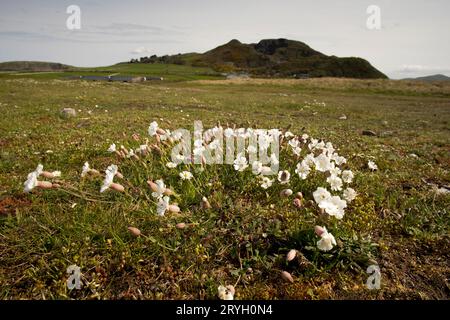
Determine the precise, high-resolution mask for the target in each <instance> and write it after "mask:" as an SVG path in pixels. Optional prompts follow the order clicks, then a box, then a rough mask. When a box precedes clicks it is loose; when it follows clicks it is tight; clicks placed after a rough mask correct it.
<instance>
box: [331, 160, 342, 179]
mask: <svg viewBox="0 0 450 320" xmlns="http://www.w3.org/2000/svg"><path fill="white" fill-rule="evenodd" d="M329 171H330V174H331V175H334V176H338V175H340V174H341V172H342V171H341V169H340V168H339V167H336V166H335V165H334V163H333V162H332V163H331V168H330V170H329Z"/></svg>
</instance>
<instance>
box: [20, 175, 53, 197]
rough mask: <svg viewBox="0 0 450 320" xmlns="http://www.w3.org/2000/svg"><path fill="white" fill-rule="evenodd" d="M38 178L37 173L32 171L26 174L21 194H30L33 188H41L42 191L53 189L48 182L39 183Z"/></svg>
mask: <svg viewBox="0 0 450 320" xmlns="http://www.w3.org/2000/svg"><path fill="white" fill-rule="evenodd" d="M38 176H39V173H38V171H33V172H31V173H29V174H28V177H27V180H26V181H25V182H24V184H23V185H24V189H23V192H26V193H28V192H30V191H31V190H33V189H34V188H36V187H38V188H42V189H50V188H52V187H53V184H52V183H51V182H48V181H39V180H38V179H37V178H38Z"/></svg>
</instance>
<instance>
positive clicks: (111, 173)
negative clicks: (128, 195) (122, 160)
mask: <svg viewBox="0 0 450 320" xmlns="http://www.w3.org/2000/svg"><path fill="white" fill-rule="evenodd" d="M105 174H106V175H105V179H104V180H103V184H102V186H101V188H100V192H101V193H103V192H105V191H106V190H108V189H109V188H111V189H113V190H116V191H119V192H123V191H124V190H125V188H124V187H123V186H122V185H121V184H119V183H115V182H114V177H115V176H116V175H117V176H119V169H118V168H117V166H116V165H115V164H112V165H110V166H109V167H108V168H107V169H106V170H105Z"/></svg>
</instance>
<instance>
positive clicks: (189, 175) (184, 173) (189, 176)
mask: <svg viewBox="0 0 450 320" xmlns="http://www.w3.org/2000/svg"><path fill="white" fill-rule="evenodd" d="M179 176H180V178H181V179H182V180H191V179H192V177H193V175H192V173H190V172H189V171H182V172H180V174H179Z"/></svg>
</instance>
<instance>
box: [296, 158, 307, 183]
mask: <svg viewBox="0 0 450 320" xmlns="http://www.w3.org/2000/svg"><path fill="white" fill-rule="evenodd" d="M310 172H311V168H310V167H309V166H308V165H307V164H306V161H305V160H303V161H302V162H299V163H297V169H295V173H297V174H298V176H299V177H300V179H302V180H305V179H306V178H307V177H308V175H309V173H310Z"/></svg>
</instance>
